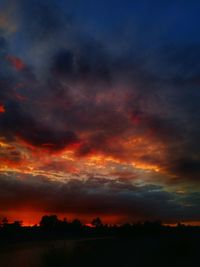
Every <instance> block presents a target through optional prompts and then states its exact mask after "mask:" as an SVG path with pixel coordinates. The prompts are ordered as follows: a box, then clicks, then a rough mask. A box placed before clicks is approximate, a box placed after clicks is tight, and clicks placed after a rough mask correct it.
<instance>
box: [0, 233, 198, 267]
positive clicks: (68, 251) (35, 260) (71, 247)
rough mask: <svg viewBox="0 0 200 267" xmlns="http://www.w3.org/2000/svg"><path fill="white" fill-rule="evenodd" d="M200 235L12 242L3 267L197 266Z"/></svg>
mask: <svg viewBox="0 0 200 267" xmlns="http://www.w3.org/2000/svg"><path fill="white" fill-rule="evenodd" d="M199 253H200V235H199V234H198V235H196V234H194V235H191V234H171V235H169V234H168V235H165V234H163V235H145V236H144V235H140V236H135V237H131V238H129V237H98V238H94V237H93V238H82V239H74V240H70V239H63V240H54V241H53V240H49V241H32V242H30V241H29V242H21V243H20V242H19V243H15V244H14V243H13V244H12V243H10V244H5V245H4V246H1V251H0V266H1V267H73V266H87V267H95V266H99V267H102V266H108V267H110V266H115V267H117V266H119V267H126V266H127V267H129V266H133V267H143V266H148V267H149V266H159V267H179V266H180V267H193V266H194V267H197V266H200V259H199Z"/></svg>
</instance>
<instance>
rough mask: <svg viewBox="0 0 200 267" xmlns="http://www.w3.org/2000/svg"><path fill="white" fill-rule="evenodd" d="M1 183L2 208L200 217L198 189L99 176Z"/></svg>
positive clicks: (176, 218) (129, 217)
mask: <svg viewBox="0 0 200 267" xmlns="http://www.w3.org/2000/svg"><path fill="white" fill-rule="evenodd" d="M0 185H1V186H0V193H1V194H0V200H1V202H0V203H1V210H7V211H9V210H12V209H13V208H15V209H16V208H17V209H20V210H35V211H43V212H48V213H62V214H67V213H76V214H78V215H79V216H80V217H81V215H83V214H84V215H88V216H89V217H90V216H91V215H96V214H98V215H100V216H106V215H115V216H119V218H121V217H124V218H127V220H139V219H140V220H143V219H151V220H153V219H158V218H159V219H162V220H164V221H165V222H176V221H179V220H181V221H184V220H199V210H198V208H197V206H198V205H199V194H198V193H192V194H184V195H181V196H179V195H177V194H176V193H170V192H167V191H165V190H164V188H162V187H160V186H155V185H145V186H136V185H133V184H131V183H130V182H128V181H124V180H117V181H111V180H107V179H99V178H90V179H88V180H86V181H80V180H71V181H68V182H67V183H62V182H58V181H57V182H56V181H49V180H46V179H44V178H41V177H39V176H38V177H31V176H29V177H23V178H22V179H16V178H14V177H10V176H9V177H6V176H1V180H0ZM158 199H159V201H158ZM147 203H148V205H147Z"/></svg>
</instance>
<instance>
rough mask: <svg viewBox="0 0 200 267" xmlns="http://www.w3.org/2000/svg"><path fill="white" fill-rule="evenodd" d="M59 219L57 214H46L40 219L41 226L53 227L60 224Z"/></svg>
mask: <svg viewBox="0 0 200 267" xmlns="http://www.w3.org/2000/svg"><path fill="white" fill-rule="evenodd" d="M59 222H60V221H59V219H58V217H57V216H56V215H49V216H48V215H45V216H43V217H42V219H41V221H40V227H43V228H45V229H53V228H55V227H56V226H58V225H59Z"/></svg>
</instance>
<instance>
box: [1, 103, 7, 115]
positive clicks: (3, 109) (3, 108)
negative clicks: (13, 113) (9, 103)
mask: <svg viewBox="0 0 200 267" xmlns="http://www.w3.org/2000/svg"><path fill="white" fill-rule="evenodd" d="M5 111H6V110H5V107H4V106H3V105H1V104H0V113H4V112H5Z"/></svg>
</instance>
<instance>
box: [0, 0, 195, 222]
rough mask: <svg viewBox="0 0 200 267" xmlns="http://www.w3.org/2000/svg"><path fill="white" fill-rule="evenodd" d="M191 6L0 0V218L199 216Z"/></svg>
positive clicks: (178, 219) (122, 219)
mask: <svg viewBox="0 0 200 267" xmlns="http://www.w3.org/2000/svg"><path fill="white" fill-rule="evenodd" d="M199 12H200V3H198V1H184V0H174V1H165V0H164V1H147V0H146V1H145V0H141V1H139V0H138V1H137V0H136V1H129V0H124V1H118V0H115V1H113V0H110V1H105V0H101V1H100V0H93V1H92V0H84V1H80V0H73V1H72V0H69V1H68V0H49V1H42V0H28V1H27V0H0V219H2V218H4V217H7V218H8V219H9V220H16V219H22V220H23V221H24V223H25V224H33V223H37V222H38V221H39V218H40V217H41V216H42V215H44V214H58V215H59V216H60V217H66V218H67V219H69V220H71V219H73V218H77V217H78V218H80V219H81V220H83V222H85V223H89V222H90V221H91V219H92V218H94V217H96V216H100V217H101V218H102V220H103V221H104V222H106V223H119V224H120V223H124V222H127V221H128V222H136V221H144V220H157V219H160V220H162V221H163V222H165V223H171V224H173V223H176V222H185V223H196V224H200V191H199V189H200V183H199V181H200V143H199V137H200V127H199V121H200V109H199V103H200V61H199V58H200V35H199V24H200V17H199Z"/></svg>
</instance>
